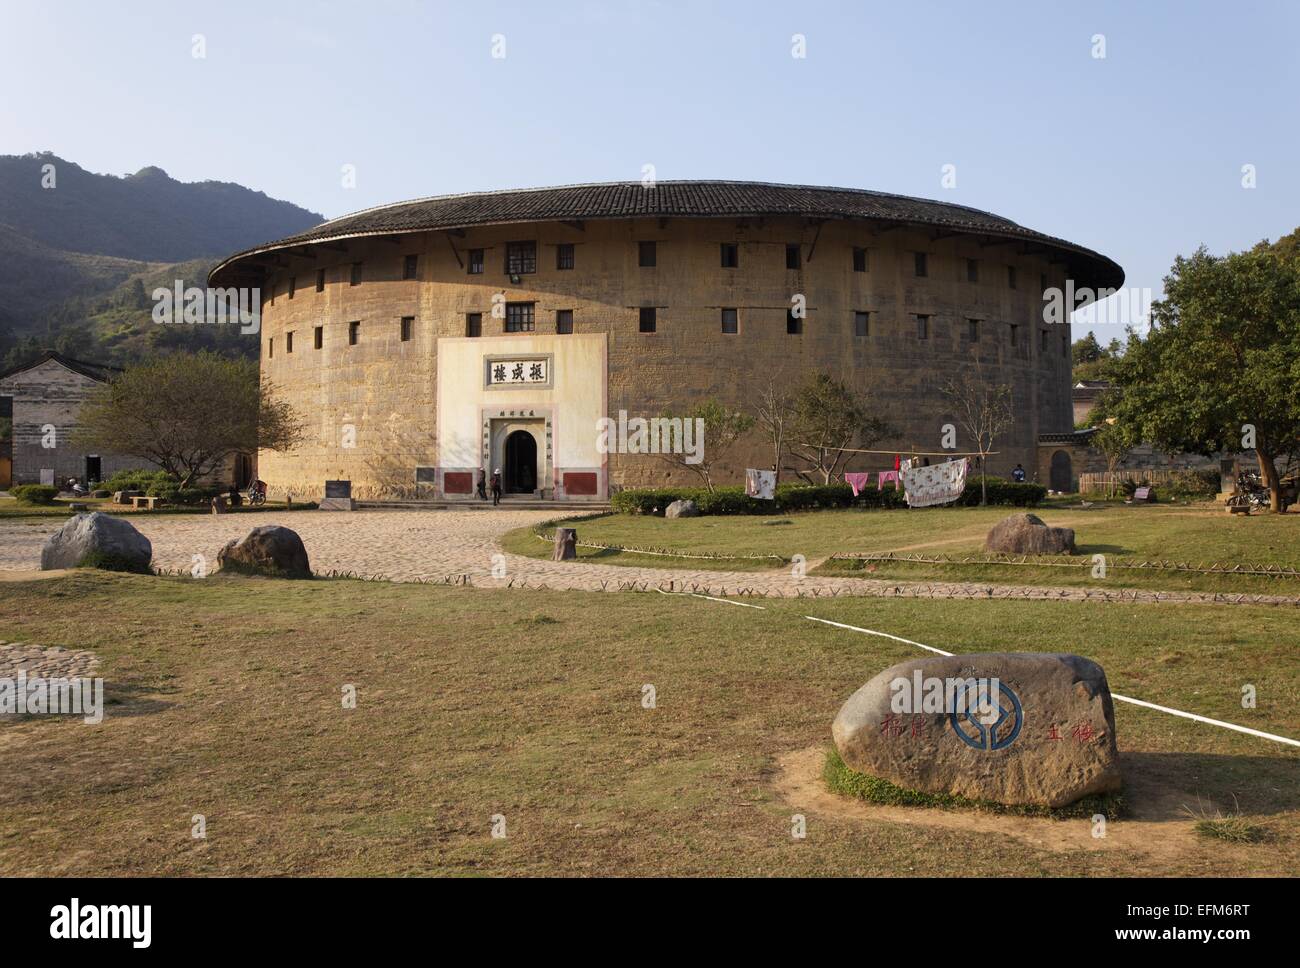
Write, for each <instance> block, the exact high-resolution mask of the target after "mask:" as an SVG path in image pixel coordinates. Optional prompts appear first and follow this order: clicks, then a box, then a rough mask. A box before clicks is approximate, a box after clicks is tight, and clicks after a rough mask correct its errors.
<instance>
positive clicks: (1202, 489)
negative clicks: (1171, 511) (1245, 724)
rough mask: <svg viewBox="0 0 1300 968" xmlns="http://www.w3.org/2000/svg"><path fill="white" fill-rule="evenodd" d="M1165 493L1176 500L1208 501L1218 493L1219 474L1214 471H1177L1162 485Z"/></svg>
mask: <svg viewBox="0 0 1300 968" xmlns="http://www.w3.org/2000/svg"><path fill="white" fill-rule="evenodd" d="M1163 490H1164V491H1165V493H1166V494H1167V495H1168V496H1169V497H1171V498H1174V499H1176V500H1182V501H1209V500H1213V498H1214V496H1215V495H1216V494H1218V493H1219V472H1218V471H1215V470H1199V471H1177V472H1176V473H1174V474H1172V475H1170V480H1169V482H1168V483H1167V484H1165V485H1164V488H1163Z"/></svg>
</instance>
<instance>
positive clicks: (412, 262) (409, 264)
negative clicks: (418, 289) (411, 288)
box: [402, 255, 420, 279]
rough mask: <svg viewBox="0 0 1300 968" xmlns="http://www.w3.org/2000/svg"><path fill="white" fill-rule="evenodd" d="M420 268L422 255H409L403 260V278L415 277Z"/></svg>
mask: <svg viewBox="0 0 1300 968" xmlns="http://www.w3.org/2000/svg"><path fill="white" fill-rule="evenodd" d="M419 270H420V257H419V256H418V255H408V256H406V257H405V258H404V259H403V260H402V278H403V279H414V278H415V277H416V274H417V273H418V272H419Z"/></svg>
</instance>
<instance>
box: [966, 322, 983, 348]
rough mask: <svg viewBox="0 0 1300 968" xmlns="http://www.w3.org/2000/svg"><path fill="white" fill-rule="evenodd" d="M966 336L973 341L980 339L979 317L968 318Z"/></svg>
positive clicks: (976, 341)
mask: <svg viewBox="0 0 1300 968" xmlns="http://www.w3.org/2000/svg"><path fill="white" fill-rule="evenodd" d="M966 338H967V339H968V340H970V341H971V342H972V343H978V342H979V341H980V321H979V320H978V319H968V320H966Z"/></svg>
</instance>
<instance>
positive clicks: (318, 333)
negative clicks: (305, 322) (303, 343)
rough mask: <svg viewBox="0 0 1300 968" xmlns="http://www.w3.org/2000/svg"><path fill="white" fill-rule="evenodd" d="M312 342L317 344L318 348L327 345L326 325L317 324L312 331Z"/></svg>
mask: <svg viewBox="0 0 1300 968" xmlns="http://www.w3.org/2000/svg"><path fill="white" fill-rule="evenodd" d="M312 343H313V344H314V345H315V347H316V349H320V348H321V347H322V346H324V345H325V327H324V326H317V327H316V328H315V329H314V330H313V331H312Z"/></svg>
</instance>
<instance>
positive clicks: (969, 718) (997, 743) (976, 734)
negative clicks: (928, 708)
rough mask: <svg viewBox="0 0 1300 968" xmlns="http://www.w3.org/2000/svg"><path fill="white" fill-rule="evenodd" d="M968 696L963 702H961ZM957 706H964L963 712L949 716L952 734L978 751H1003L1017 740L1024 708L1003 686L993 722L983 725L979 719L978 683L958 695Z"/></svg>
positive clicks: (1018, 699) (1022, 723) (1001, 685)
mask: <svg viewBox="0 0 1300 968" xmlns="http://www.w3.org/2000/svg"><path fill="white" fill-rule="evenodd" d="M962 697H965V700H964V702H963V701H961V699H962ZM957 698H958V700H959V701H958V703H957V705H959V706H962V707H964V712H960V713H959V712H957V711H956V710H954V711H953V712H951V713H949V714H948V721H949V722H950V723H952V731H953V732H954V733H956V734H957V736H958V737H959V738H960V739H961V741H962V742H963V743H965V744H966V745H967V746H970V747H972V748H974V749H977V750H1004V749H1006V748H1007V747H1008V746H1010V745H1011V744H1012V743H1014V742H1015V741H1016V737H1017V736H1019V735H1020V727H1021V726H1023V725H1024V721H1025V715H1024V709H1023V708H1022V707H1021V705H1020V697H1019V696H1017V695H1016V694H1015V693H1014V692H1012V691H1011V690H1010V689H1008V688H1007V687H1006V686H1005V685H1004V684H1002V683H999V684H998V716H997V719H996V720H995V721H994V722H992V723H982V722H980V719H979V715H978V713H979V709H978V705H979V700H980V695H979V687H978V686H977V685H976V684H975V682H973V681H972V682H970V683H968V684H967V685H966V686H965V688H964V689H963V690H962V692H960V693H958V694H957Z"/></svg>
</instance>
